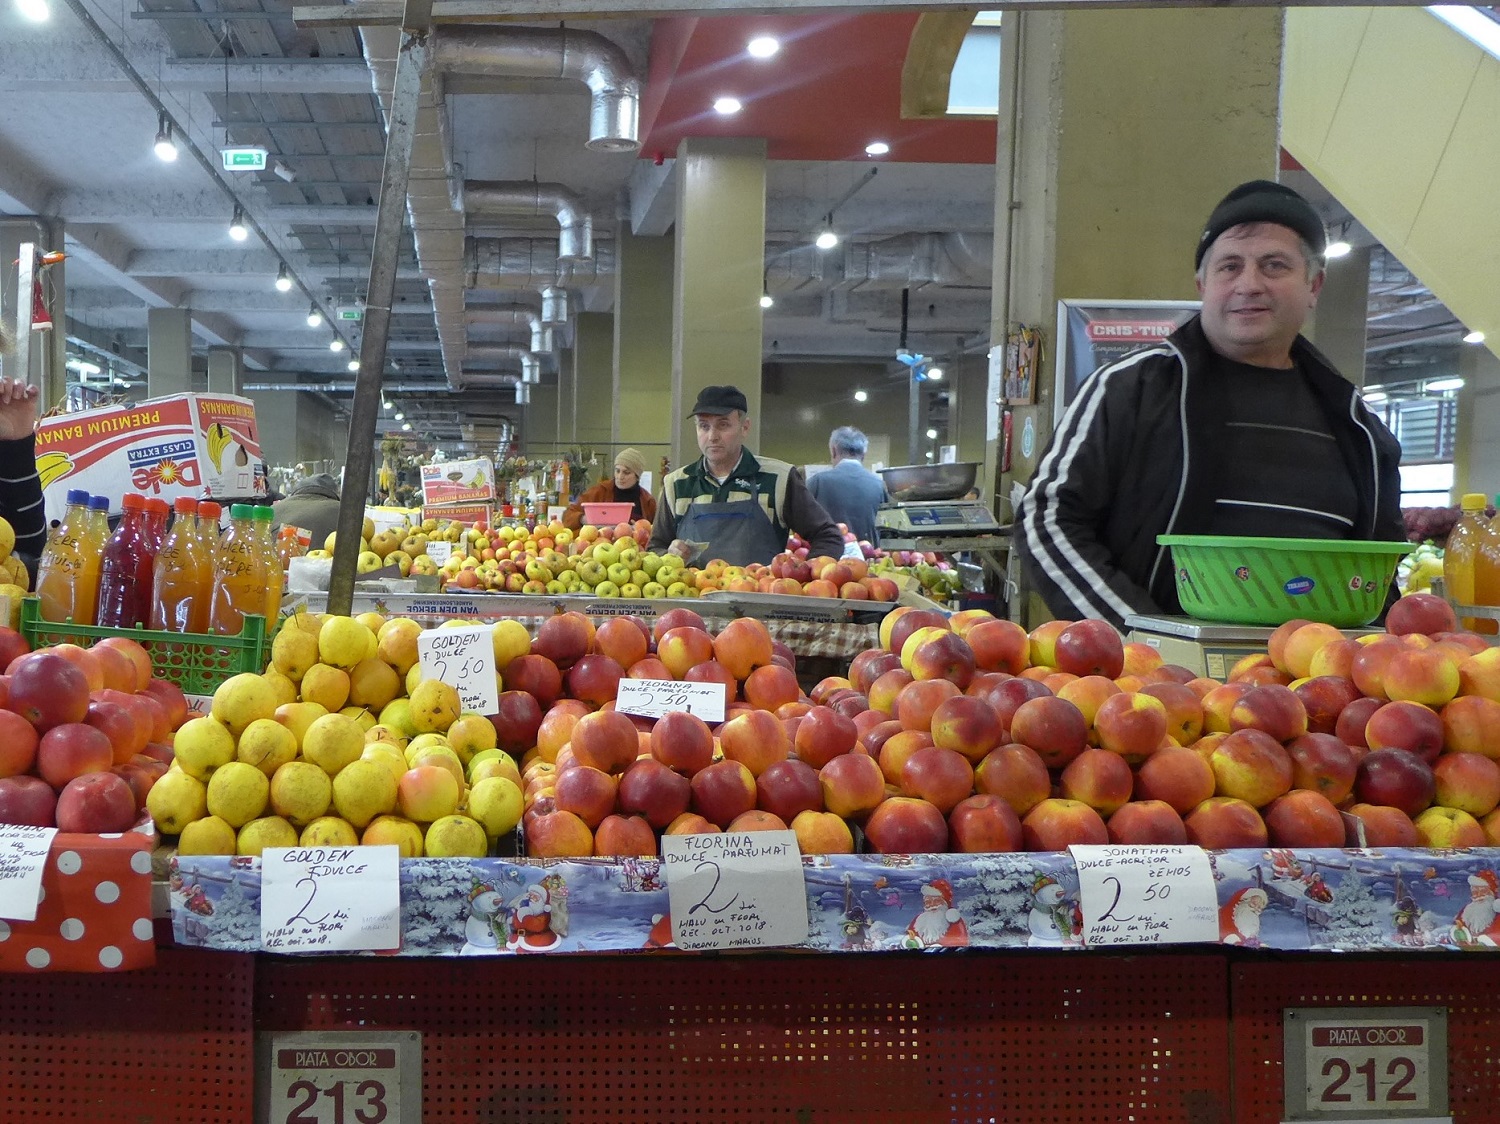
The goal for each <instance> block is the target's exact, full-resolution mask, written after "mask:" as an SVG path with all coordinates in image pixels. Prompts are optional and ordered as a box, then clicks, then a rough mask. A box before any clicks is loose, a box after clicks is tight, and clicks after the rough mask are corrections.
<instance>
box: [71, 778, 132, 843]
mask: <svg viewBox="0 0 1500 1124" xmlns="http://www.w3.org/2000/svg"><path fill="white" fill-rule="evenodd" d="M135 816H136V805H135V793H134V792H133V791H132V790H131V787H130V785H129V784H127V783H126V782H125V781H124V779H122V778H121V777H118V776H116V775H115V774H114V773H107V772H106V773H89V774H88V775H86V776H81V777H74V778H73V779H72V780H70V781H69V782H68V783H67V784H66V785H64V786H63V790H62V792H60V793H58V796H57V829H58V830H59V831H82V832H90V833H93V834H98V835H102V834H105V833H107V832H121V831H129V830H130V826H131V825H132V824H133V823H135Z"/></svg>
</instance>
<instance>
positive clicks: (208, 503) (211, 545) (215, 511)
mask: <svg viewBox="0 0 1500 1124" xmlns="http://www.w3.org/2000/svg"><path fill="white" fill-rule="evenodd" d="M223 513H224V509H223V508H222V507H220V506H219V505H218V504H216V503H214V501H213V500H199V501H198V540H199V541H200V542H201V543H203V546H204V548H205V549H206V550H207V551H208V554H207V557H209V558H216V557H218V554H219V540H220V538H221V537H222V536H221V535H220V532H219V517H220V516H221V515H223Z"/></svg>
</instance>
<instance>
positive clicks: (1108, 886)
mask: <svg viewBox="0 0 1500 1124" xmlns="http://www.w3.org/2000/svg"><path fill="white" fill-rule="evenodd" d="M1068 850H1069V851H1070V852H1071V853H1072V856H1073V863H1074V865H1075V866H1076V867H1077V868H1078V896H1079V909H1080V911H1081V912H1082V913H1083V943H1084V944H1085V945H1112V944H1194V943H1213V942H1217V941H1218V939H1219V900H1218V894H1217V893H1216V892H1215V890H1214V876H1213V870H1212V869H1211V868H1210V866H1209V863H1208V854H1207V853H1206V852H1205V851H1204V850H1203V849H1202V848H1201V847H1141V846H1134V847H1085V846H1077V847H1069V848H1068Z"/></svg>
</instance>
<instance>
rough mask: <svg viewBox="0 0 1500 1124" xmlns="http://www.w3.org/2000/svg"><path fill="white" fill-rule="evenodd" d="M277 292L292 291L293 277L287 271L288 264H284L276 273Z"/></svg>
mask: <svg viewBox="0 0 1500 1124" xmlns="http://www.w3.org/2000/svg"><path fill="white" fill-rule="evenodd" d="M276 291H277V292H278V293H290V292H291V291H292V276H291V274H289V273H288V272H287V271H286V262H282V263H281V268H280V269H278V270H277V271H276Z"/></svg>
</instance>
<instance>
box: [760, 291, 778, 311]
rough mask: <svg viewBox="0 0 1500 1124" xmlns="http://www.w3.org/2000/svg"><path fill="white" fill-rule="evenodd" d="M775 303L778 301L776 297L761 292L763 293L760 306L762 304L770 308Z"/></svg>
mask: <svg viewBox="0 0 1500 1124" xmlns="http://www.w3.org/2000/svg"><path fill="white" fill-rule="evenodd" d="M775 303H776V301H775V300H774V299H772V297H771V294H770V293H765V292H763V293H761V295H760V306H761V308H770V307H771V306H772V305H773V304H775Z"/></svg>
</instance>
